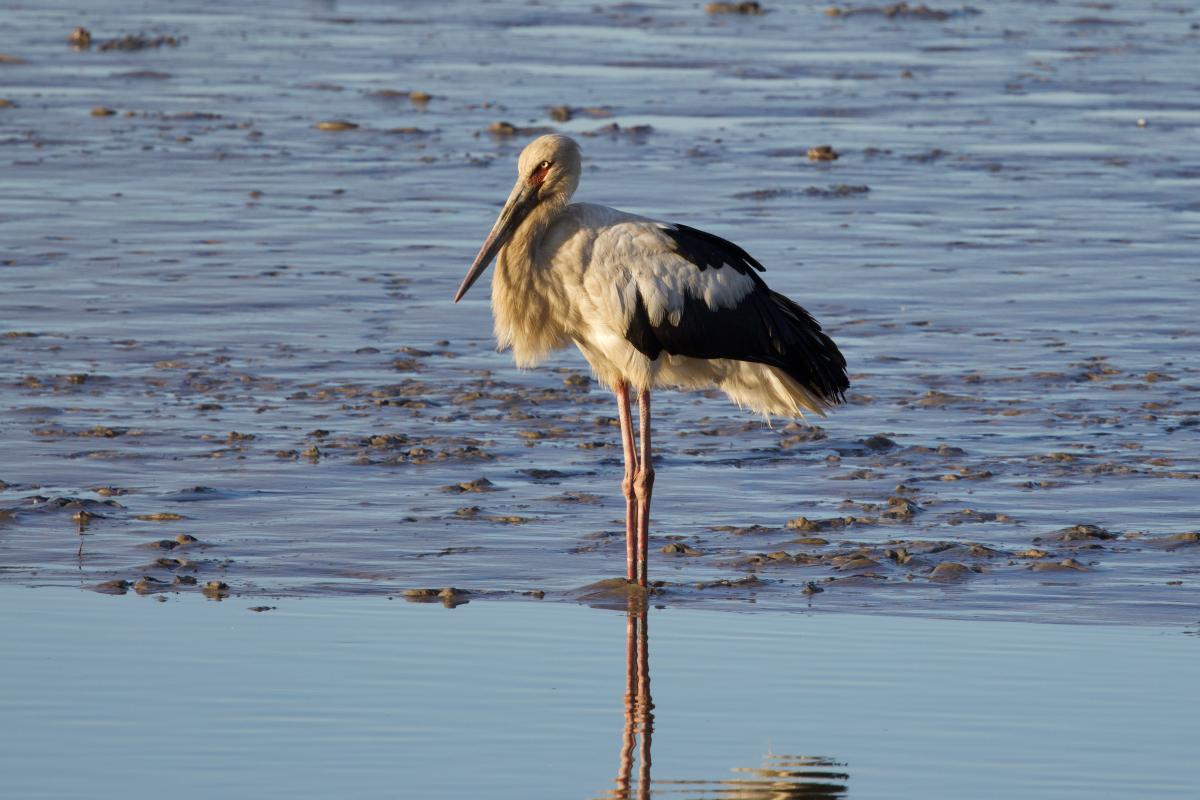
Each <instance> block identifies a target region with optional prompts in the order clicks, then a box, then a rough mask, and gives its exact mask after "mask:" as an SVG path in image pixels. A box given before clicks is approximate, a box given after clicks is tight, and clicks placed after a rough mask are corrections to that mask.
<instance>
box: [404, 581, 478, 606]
mask: <svg viewBox="0 0 1200 800" xmlns="http://www.w3.org/2000/svg"><path fill="white" fill-rule="evenodd" d="M469 594H471V593H470V592H469V591H467V590H466V589H456V588H455V587H453V586H447V587H445V588H443V589H405V590H404V599H405V600H408V601H409V602H412V603H436V602H440V603H441V604H442V605H444V606H445V607H446V608H454V607H455V606H461V605H463V604H464V603H466V602H468V598H467V595H469Z"/></svg>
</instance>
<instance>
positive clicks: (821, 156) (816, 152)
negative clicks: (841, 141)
mask: <svg viewBox="0 0 1200 800" xmlns="http://www.w3.org/2000/svg"><path fill="white" fill-rule="evenodd" d="M839 157H840V154H839V153H838V152H837V151H836V150H834V149H833V146H832V145H828V144H819V145H817V146H816V147H810V148H808V160H809V161H837V160H838V158H839Z"/></svg>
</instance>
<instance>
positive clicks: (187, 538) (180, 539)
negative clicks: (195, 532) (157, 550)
mask: <svg viewBox="0 0 1200 800" xmlns="http://www.w3.org/2000/svg"><path fill="white" fill-rule="evenodd" d="M199 542H200V540H199V539H197V538H196V537H195V536H192V535H191V534H190V533H181V534H179V535H178V536H176V537H175V544H176V545H177V546H179V547H186V546H187V545H189V544H198V543H199Z"/></svg>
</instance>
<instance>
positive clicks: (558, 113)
mask: <svg viewBox="0 0 1200 800" xmlns="http://www.w3.org/2000/svg"><path fill="white" fill-rule="evenodd" d="M546 113H547V114H549V116H550V119H552V120H554V121H555V122H570V121H571V117H572V116H574V115H573V114H572V113H571V107H570V106H553V107H551V108H549V109H547V110H546Z"/></svg>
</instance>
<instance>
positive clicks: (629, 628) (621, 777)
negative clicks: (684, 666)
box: [614, 597, 654, 800]
mask: <svg viewBox="0 0 1200 800" xmlns="http://www.w3.org/2000/svg"><path fill="white" fill-rule="evenodd" d="M626 614H627V616H626V620H625V730H624V733H623V736H622V739H621V766H620V769H619V770H618V771H617V780H616V783H617V790H616V792H615V793H614V797H616V798H618V799H619V800H630V798H634V797H636V798H638V800H646V799H647V798H649V797H650V763H651V762H650V740H651V736H652V735H653V733H654V701H653V700H652V699H651V697H650V651H649V643H648V635H647V630H646V606H645V604H644V603H640V602H638V601H637V600H635V599H634V598H632V597H631V598H630V600H629V607H628V610H627V611H626ZM635 749H636V750H637V761H638V777H637V782H636V784H635V783H634V781H633V762H634V750H635Z"/></svg>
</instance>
